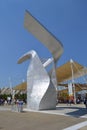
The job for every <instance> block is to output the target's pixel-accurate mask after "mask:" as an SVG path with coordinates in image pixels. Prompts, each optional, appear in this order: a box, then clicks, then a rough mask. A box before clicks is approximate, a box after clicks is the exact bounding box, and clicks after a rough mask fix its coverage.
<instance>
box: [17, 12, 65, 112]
mask: <svg viewBox="0 0 87 130" xmlns="http://www.w3.org/2000/svg"><path fill="white" fill-rule="evenodd" d="M24 26H25V28H26V29H27V30H28V31H29V32H30V33H32V34H33V35H34V36H35V37H36V38H37V39H38V40H40V42H42V43H43V44H44V45H45V46H46V47H47V48H48V49H49V51H50V52H51V53H52V56H53V57H52V58H50V59H48V60H47V61H45V63H44V64H43V63H42V62H41V60H40V58H39V56H38V54H37V53H36V52H35V51H34V50H32V51H29V52H28V53H26V54H25V55H23V56H22V57H21V58H20V59H19V61H18V63H22V62H23V61H25V60H27V59H31V61H30V65H29V67H28V70H27V108H28V109H33V110H41V109H55V108H56V86H57V81H56V73H55V63H56V62H57V60H58V59H59V57H60V56H61V54H62V52H63V47H62V45H61V43H60V42H59V40H57V39H56V38H55V37H54V36H53V35H52V34H51V33H50V32H49V31H48V30H47V29H46V28H45V27H44V26H43V25H41V24H40V23H39V22H38V21H37V20H36V19H35V18H34V17H33V16H32V15H31V14H30V13H29V12H27V11H26V14H25V22H24ZM51 63H53V66H52V68H51V73H48V71H47V70H46V66H48V65H50V64H51Z"/></svg>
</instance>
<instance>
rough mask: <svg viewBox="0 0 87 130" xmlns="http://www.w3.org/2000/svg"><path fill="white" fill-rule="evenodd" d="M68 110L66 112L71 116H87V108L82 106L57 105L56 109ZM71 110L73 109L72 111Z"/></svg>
mask: <svg viewBox="0 0 87 130" xmlns="http://www.w3.org/2000/svg"><path fill="white" fill-rule="evenodd" d="M64 109H65V110H66V111H68V110H69V112H66V113H65V114H66V115H70V116H73V117H77V118H79V117H81V116H85V115H86V116H87V109H86V108H81V107H73V106H69V107H68V106H67V107H62V106H60V107H57V108H56V110H64ZM70 110H71V111H70Z"/></svg>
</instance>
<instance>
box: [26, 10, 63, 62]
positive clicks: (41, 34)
mask: <svg viewBox="0 0 87 130" xmlns="http://www.w3.org/2000/svg"><path fill="white" fill-rule="evenodd" d="M24 26H25V28H26V29H27V30H28V31H29V32H30V33H32V34H33V35H34V36H35V37H36V38H37V39H38V40H39V41H40V42H41V43H43V44H44V45H45V46H46V47H47V48H48V49H49V51H50V52H51V53H52V55H53V58H54V60H55V61H57V60H58V59H59V57H60V56H61V54H62V53H63V46H62V44H61V42H60V41H59V40H58V39H57V38H56V37H55V36H54V35H53V34H52V33H50V32H49V31H48V30H47V29H46V28H45V27H44V26H43V25H42V24H41V23H40V22H39V21H38V20H37V19H36V18H34V17H33V16H32V15H31V14H30V13H29V12H28V11H26V13H25V21H24Z"/></svg>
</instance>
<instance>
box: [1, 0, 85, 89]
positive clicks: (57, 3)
mask: <svg viewBox="0 0 87 130" xmlns="http://www.w3.org/2000/svg"><path fill="white" fill-rule="evenodd" d="M26 9H27V10H28V11H30V13H31V14H32V15H33V16H34V17H35V18H37V19H38V20H39V21H40V22H41V23H42V24H43V25H44V26H45V27H46V28H47V29H48V30H49V31H50V32H52V33H53V34H54V35H55V36H56V37H57V38H58V39H59V40H60V41H61V42H62V44H63V47H64V53H63V54H62V56H61V58H60V59H59V62H58V66H60V65H62V64H64V63H66V62H67V61H69V60H70V59H71V58H72V59H73V60H75V61H77V62H78V63H80V64H82V65H84V66H87V60H86V59H87V0H43V1H42V0H0V87H5V86H9V78H10V79H11V83H12V86H15V85H16V84H19V83H20V82H22V81H23V80H26V71H27V68H28V64H29V61H26V62H24V63H23V64H17V61H18V59H19V57H20V56H22V55H23V54H24V53H26V52H28V51H29V50H32V49H34V50H35V51H37V53H38V55H39V56H40V57H49V56H50V54H49V52H48V50H47V49H46V48H45V47H44V46H43V45H42V44H41V43H40V42H39V41H38V40H37V39H36V38H35V37H34V36H33V35H31V34H30V33H29V32H28V31H27V30H26V29H25V28H24V15H25V10H26Z"/></svg>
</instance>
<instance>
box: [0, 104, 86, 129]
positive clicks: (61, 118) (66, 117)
mask: <svg viewBox="0 0 87 130" xmlns="http://www.w3.org/2000/svg"><path fill="white" fill-rule="evenodd" d="M78 123H80V124H79V125H77V124H78ZM84 124H85V125H87V110H86V109H85V107H84V105H83V104H81V105H71V106H67V105H66V104H59V105H58V106H57V109H56V110H48V111H40V112H35V111H34V112H32V111H24V112H22V113H18V112H12V111H11V108H10V107H8V106H4V107H1V106H0V130H76V129H77V130H87V126H85V125H84ZM80 125H82V126H83V127H82V128H79V127H78V126H80Z"/></svg>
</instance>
